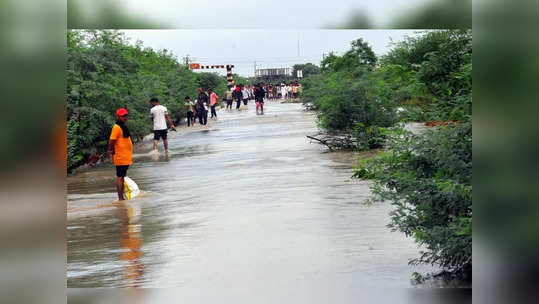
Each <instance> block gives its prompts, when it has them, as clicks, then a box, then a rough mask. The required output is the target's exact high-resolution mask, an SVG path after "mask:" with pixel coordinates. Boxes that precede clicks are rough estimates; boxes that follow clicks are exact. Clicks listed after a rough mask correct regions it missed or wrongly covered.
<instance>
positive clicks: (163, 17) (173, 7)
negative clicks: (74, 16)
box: [89, 0, 436, 29]
mask: <svg viewBox="0 0 539 304" xmlns="http://www.w3.org/2000/svg"><path fill="white" fill-rule="evenodd" d="M101 1H105V0H101ZM116 1H118V4H121V7H122V10H124V11H125V12H126V13H129V14H132V15H136V16H139V17H142V18H147V19H150V20H153V21H156V22H162V23H164V24H168V25H169V26H171V27H173V28H207V29H222V28H229V29H237V28H243V29H245V28H259V29H276V28H279V29H290V28H294V29H298V28H301V29H306V28H311V29H312V28H321V27H325V26H327V25H328V24H335V23H342V22H343V21H344V20H343V19H345V18H347V17H348V16H349V15H350V13H351V12H352V11H355V10H360V11H362V12H364V13H365V14H366V15H368V17H369V19H370V20H371V22H373V23H374V25H376V26H382V27H383V26H384V25H385V26H387V24H388V23H390V21H391V20H393V19H394V18H395V17H397V16H401V15H402V14H406V13H407V12H410V11H415V10H416V9H418V8H419V7H421V6H423V5H425V3H432V2H434V1H436V0H332V1H313V0H294V1H289V0H271V1H267V0H265V1H264V0H218V1H217V0H180V1H178V0H152V1H147V0H116ZM89 3H92V2H89Z"/></svg>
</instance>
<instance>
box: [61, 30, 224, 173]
mask: <svg viewBox="0 0 539 304" xmlns="http://www.w3.org/2000/svg"><path fill="white" fill-rule="evenodd" d="M225 85H226V81H225V79H224V78H223V77H219V76H218V75H216V74H207V73H198V74H197V73H194V72H192V71H190V70H189V69H188V68H187V67H186V66H184V65H182V64H180V63H178V60H177V59H176V58H175V57H174V56H173V55H172V54H171V53H170V52H168V51H167V50H160V51H154V50H152V49H151V48H144V47H143V46H142V43H141V42H137V43H136V44H135V45H131V44H129V43H128V41H127V40H126V38H124V36H123V34H121V33H119V32H117V31H74V30H71V31H68V32H67V87H66V95H67V122H68V151H67V153H68V166H67V167H68V170H72V169H73V168H75V167H77V166H79V165H80V164H82V163H83V162H84V161H85V160H86V159H87V158H88V156H89V155H90V154H100V153H102V152H104V151H105V149H106V145H107V141H108V136H109V135H110V129H111V128H112V125H113V124H114V121H115V110H116V109H117V108H120V107H124V108H126V109H127V110H128V111H129V114H130V115H129V120H128V122H127V124H128V126H129V128H130V130H131V137H132V138H133V140H134V141H137V140H140V139H141V138H142V137H143V136H144V135H146V134H149V133H150V132H151V131H152V121H151V119H150V118H149V110H150V104H149V100H150V98H152V97H157V98H158V99H159V100H160V102H161V104H163V105H165V106H166V107H167V108H168V109H169V113H170V115H171V118H172V119H173V120H174V121H176V123H178V122H179V121H180V119H181V118H182V117H184V116H185V107H184V106H183V102H184V97H185V96H186V95H191V96H196V94H198V91H197V88H198V87H199V86H205V87H210V86H213V88H214V89H215V90H216V91H217V92H218V93H220V92H224V89H225Z"/></svg>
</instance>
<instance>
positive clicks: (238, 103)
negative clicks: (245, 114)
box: [236, 99, 241, 110]
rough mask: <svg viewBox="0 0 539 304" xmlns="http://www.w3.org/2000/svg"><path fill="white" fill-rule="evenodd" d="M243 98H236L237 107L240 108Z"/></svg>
mask: <svg viewBox="0 0 539 304" xmlns="http://www.w3.org/2000/svg"><path fill="white" fill-rule="evenodd" d="M240 105H241V99H238V100H236V109H238V110H239V109H240Z"/></svg>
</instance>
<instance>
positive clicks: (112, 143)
mask: <svg viewBox="0 0 539 304" xmlns="http://www.w3.org/2000/svg"><path fill="white" fill-rule="evenodd" d="M298 88H301V85H300V84H297V83H296V84H294V83H293V84H290V85H284V84H281V85H279V86H272V85H269V84H256V85H253V86H247V87H245V86H244V85H242V84H240V85H237V86H229V87H228V89H227V91H226V92H225V96H224V97H223V100H224V101H225V102H226V109H227V110H232V104H233V102H236V109H237V110H240V106H241V102H242V101H243V104H244V105H245V106H247V104H248V101H249V100H250V99H254V100H255V102H256V114H257V115H258V114H264V98H268V99H276V98H296V97H297V94H298V93H299V92H298ZM198 91H199V94H198V96H197V99H196V100H195V101H192V100H191V98H190V97H189V96H186V97H185V109H186V112H187V126H192V125H194V124H195V121H196V119H197V118H198V121H199V123H200V124H201V125H206V124H207V122H208V110H210V111H211V117H210V118H211V119H214V118H215V119H216V118H217V111H216V110H215V107H216V106H217V105H218V101H219V96H218V95H217V94H216V93H215V92H214V91H213V90H212V89H208V91H207V92H206V91H204V89H202V88H199V89H198ZM150 104H151V105H152V108H151V110H150V117H151V119H152V120H153V130H154V138H153V151H154V152H157V145H158V143H159V140H160V139H162V140H163V145H164V148H165V153H167V154H168V140H167V132H168V126H167V122H168V123H169V125H170V128H171V129H172V130H173V131H176V127H175V126H174V123H173V122H172V119H171V118H170V116H169V115H168V110H167V108H166V107H165V106H163V105H161V104H160V103H159V100H158V99H157V98H152V99H150ZM128 117H129V113H128V111H127V109H125V108H120V109H118V110H116V119H117V120H116V123H115V124H114V126H113V127H112V131H111V134H110V139H109V144H108V152H109V158H110V160H111V161H112V162H113V163H114V165H115V166H116V176H117V181H116V189H117V191H118V199H119V200H123V199H124V177H125V176H126V174H127V169H128V168H129V166H130V165H131V164H132V163H133V143H132V141H131V135H130V132H129V128H128V127H127V125H126V121H127V119H128Z"/></svg>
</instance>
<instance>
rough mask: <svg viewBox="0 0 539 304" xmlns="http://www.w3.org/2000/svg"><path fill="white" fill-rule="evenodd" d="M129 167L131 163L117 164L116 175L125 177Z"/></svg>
mask: <svg viewBox="0 0 539 304" xmlns="http://www.w3.org/2000/svg"><path fill="white" fill-rule="evenodd" d="M128 168H129V165H125V166H116V176H118V177H125V175H126V174H127V169H128Z"/></svg>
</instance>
